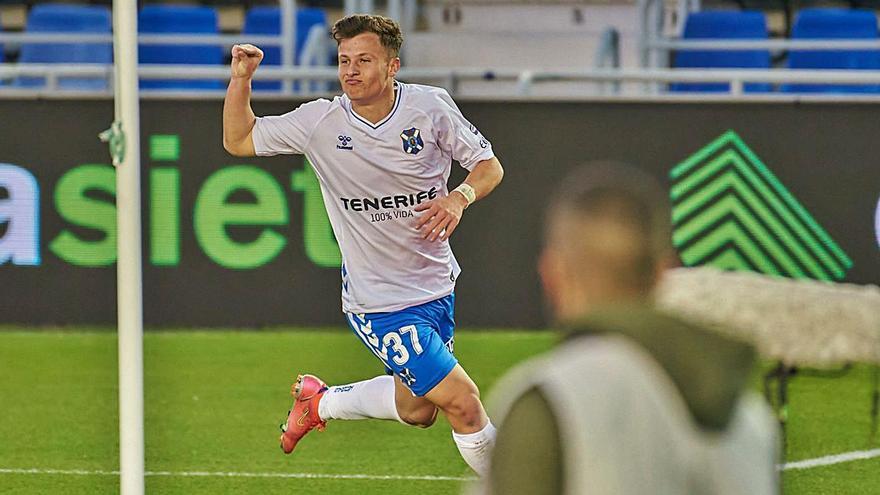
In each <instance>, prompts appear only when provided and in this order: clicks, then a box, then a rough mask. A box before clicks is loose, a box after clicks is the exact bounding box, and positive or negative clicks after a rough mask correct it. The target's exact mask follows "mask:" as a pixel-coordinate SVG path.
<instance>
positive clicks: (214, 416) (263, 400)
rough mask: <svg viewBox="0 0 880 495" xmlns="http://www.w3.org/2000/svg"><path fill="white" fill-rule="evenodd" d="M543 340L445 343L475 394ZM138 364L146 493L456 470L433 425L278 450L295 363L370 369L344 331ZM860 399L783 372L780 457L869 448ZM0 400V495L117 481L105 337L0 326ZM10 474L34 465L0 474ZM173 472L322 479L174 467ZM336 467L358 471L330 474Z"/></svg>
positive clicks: (847, 487) (845, 469) (836, 383)
mask: <svg viewBox="0 0 880 495" xmlns="http://www.w3.org/2000/svg"><path fill="white" fill-rule="evenodd" d="M554 340H555V337H554V336H553V335H551V334H548V333H535V332H511V331H497V332H485V331H469V330H467V329H465V330H460V331H459V332H458V335H457V336H456V354H457V355H458V357H459V359H460V360H461V362H462V364H463V365H464V366H465V368H466V369H467V370H468V371H469V373H470V374H471V376H472V377H473V378H474V380H475V381H476V382H477V384H478V385H479V386H480V387H481V389H482V390H483V391H484V392H487V391H490V390H491V388H492V385H493V383H494V382H495V381H496V380H497V379H498V377H499V376H500V375H501V374H502V373H503V372H504V371H505V370H506V369H508V368H509V367H510V366H512V365H513V364H515V363H517V362H519V361H521V360H523V359H525V358H526V357H528V356H530V355H533V354H536V353H539V352H542V351H544V350H546V349H549V348H550V347H551V346H552V345H553V343H554ZM144 361H145V394H146V397H145V402H146V406H145V422H146V426H145V434H146V463H147V466H146V467H147V471H148V472H151V473H155V474H152V475H149V476H148V477H147V479H146V483H147V486H146V488H147V493H150V494H166V493H169V494H172V493H173V494H210V495H215V494H217V493H259V494H272V493H279V494H280V493H285V494H287V493H297V494H298V495H307V494H321V495H325V494H359V495H369V494H383V495H391V494H412V493H418V494H419V495H432V494H454V493H459V492H460V490H461V485H462V482H461V481H460V479H461V478H465V477H470V476H471V474H470V472H469V471H468V469H467V467H466V466H465V464H464V462H463V461H462V460H461V459H460V458H459V456H458V452H457V451H456V449H455V446H454V445H453V443H452V440H451V438H450V430H449V426H448V424H447V423H445V421H442V420H441V421H438V423H437V424H436V425H435V426H434V427H432V428H429V429H426V430H420V429H415V428H408V427H405V426H403V425H399V424H394V423H390V422H379V421H351V422H342V421H336V422H332V423H330V425H329V426H328V428H327V431H326V432H324V433H313V434H310V435H309V436H308V437H307V438H306V439H305V440H304V441H303V443H301V444H300V446H299V447H298V448H297V451H296V452H295V453H294V454H293V455H291V456H285V455H283V454H282V452H281V450H280V449H279V447H278V441H277V440H278V435H279V434H280V432H279V430H278V425H279V424H280V423H281V422H282V421H283V419H284V417H285V415H286V411H287V409H288V407H289V404H290V399H289V395H288V390H289V387H290V383H291V380H292V379H293V378H294V377H295V375H296V373H297V372H301V371H307V372H311V373H315V374H317V375H318V376H320V377H322V378H323V379H324V380H326V381H328V382H330V383H346V382H351V381H357V380H361V379H365V378H368V377H371V376H375V375H376V374H378V373H380V372H381V367H380V366H379V365H378V362H377V361H376V360H375V358H374V357H373V356H372V354H370V353H369V352H367V351H366V349H364V348H362V344H361V343H360V342H359V341H358V340H357V339H356V338H355V337H354V336H352V335H351V334H350V333H349V332H347V331H332V330H322V331H318V330H311V331H309V330H297V331H252V332H251V331H244V332H238V331H154V332H148V333H147V334H146V336H145V343H144ZM756 383H757V380H756ZM869 399H870V380H869V377H868V370H867V369H866V368H863V367H856V368H855V369H854V370H853V371H852V372H850V373H849V374H847V375H846V376H844V377H843V378H838V379H827V378H814V377H808V376H801V377H797V378H795V379H794V381H793V384H792V387H791V412H790V429H789V432H790V438H789V449H788V453H787V454H788V459H789V460H800V459H808V458H814V457H820V456H824V455H829V454H837V453H842V452H848V451H853V450H862V449H868V448H876V445H871V444H870V443H869V440H868V432H869V429H870V421H869V409H870V401H869ZM0 407H2V409H0V410H2V419H0V493H4V494H42V493H64V494H97V493H117V492H118V478H117V477H116V476H114V475H112V474H95V472H96V471H115V470H117V469H118V448H119V447H118V423H117V421H118V415H117V414H118V413H117V363H116V337H115V334H114V333H112V332H108V331H98V330H95V329H91V330H90V329H86V328H77V329H65V330H64V331H25V330H23V329H16V328H11V327H5V328H2V329H0ZM22 469H34V470H38V471H39V472H38V473H27V474H25V473H20V472H10V470H13V471H18V470H22ZM4 470H6V472H4ZM51 470H61V471H66V472H65V473H57V472H56V473H52V472H50V471H51ZM71 470H82V471H83V472H87V473H88V474H72V473H70V472H69V471H71ZM183 472H187V473H198V472H201V473H220V472H222V473H254V474H260V473H269V474H273V475H274V474H278V473H300V474H317V475H322V476H326V477H323V478H320V479H309V478H305V479H304V478H278V477H242V476H227V477H221V476H216V475H211V476H180V475H178V474H176V473H183ZM163 473H164V474H163ZM347 475H366V476H367V477H366V478H363V479H352V478H345V477H340V478H334V476H347ZM380 476H391V477H395V476H416V477H419V476H439V477H449V478H452V479H443V480H425V479H377V477H380ZM784 486H785V493H786V494H787V495H788V494H807V493H810V494H812V493H816V494H819V493H823V494H824V493H835V494H836V493H841V494H842V493H846V494H850V493H852V494H867V493H880V458H874V459H871V460H864V461H855V462H849V463H844V464H837V465H834V466H827V467H820V468H813V469H808V470H799V471H787V472H786V473H785V476H784Z"/></svg>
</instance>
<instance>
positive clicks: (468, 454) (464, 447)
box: [452, 421, 496, 476]
mask: <svg viewBox="0 0 880 495" xmlns="http://www.w3.org/2000/svg"><path fill="white" fill-rule="evenodd" d="M495 433H496V430H495V427H494V426H492V422H491V421H490V422H488V423H486V426H485V427H484V428H483V429H482V430H480V431H478V432H476V433H456V432H454V431H453V432H452V439H453V440H455V445H456V446H457V447H458V451H459V452H460V453H461V456H462V457H463V458H464V462H466V463H467V464H468V466H470V467H471V469H473V470H474V472H476V473H477V474H478V475H480V476H485V475H486V473H487V472H488V471H489V455H490V454H491V453H492V447H494V446H495Z"/></svg>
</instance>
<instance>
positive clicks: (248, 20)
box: [242, 7, 327, 91]
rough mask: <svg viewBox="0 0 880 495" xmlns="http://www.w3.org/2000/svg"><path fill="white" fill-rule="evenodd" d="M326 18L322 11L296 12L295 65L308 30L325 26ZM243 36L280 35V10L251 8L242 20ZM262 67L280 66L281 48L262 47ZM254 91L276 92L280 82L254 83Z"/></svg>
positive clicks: (299, 57) (307, 10) (311, 9)
mask: <svg viewBox="0 0 880 495" xmlns="http://www.w3.org/2000/svg"><path fill="white" fill-rule="evenodd" d="M326 25H327V16H326V14H325V13H324V10H323V9H316V8H301V9H297V11H296V58H295V60H296V63H297V64H299V63H301V62H302V61H301V59H302V50H303V47H304V46H305V44H306V38H307V37H308V35H309V30H311V29H312V27H313V26H326ZM242 33H243V34H259V35H278V34H281V9H280V8H278V7H252V8H251V9H249V10H248V11H247V14H246V15H245V18H244V27H243V29H242ZM262 50H263V55H264V56H263V62H262V65H281V47H280V46H264V47H262ZM253 88H254V90H268V91H273V90H274V91H278V90H280V89H281V82H280V81H254V82H253Z"/></svg>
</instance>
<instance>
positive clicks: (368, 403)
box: [318, 375, 403, 423]
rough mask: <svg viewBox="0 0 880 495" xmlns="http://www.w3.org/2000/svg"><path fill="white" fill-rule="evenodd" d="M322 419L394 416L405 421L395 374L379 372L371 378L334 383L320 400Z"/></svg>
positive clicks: (383, 417) (392, 417)
mask: <svg viewBox="0 0 880 495" xmlns="http://www.w3.org/2000/svg"><path fill="white" fill-rule="evenodd" d="M318 415H319V416H321V419H323V420H325V421H326V420H328V419H392V420H395V421H400V422H401V423H403V421H402V420H401V419H400V416H398V415H397V406H396V405H395V404H394V377H393V376H390V375H382V376H377V377H376V378H372V379H370V380H364V381H362V382H357V383H350V384H348V385H334V386H331V387H329V388H328V390H327V392H325V393H324V396H323V397H321V402H320V403H319V404H318Z"/></svg>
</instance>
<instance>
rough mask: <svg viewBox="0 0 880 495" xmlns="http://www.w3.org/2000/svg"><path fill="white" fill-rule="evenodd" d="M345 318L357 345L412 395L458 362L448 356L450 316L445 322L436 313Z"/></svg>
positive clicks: (424, 389)
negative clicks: (374, 358)
mask: <svg viewBox="0 0 880 495" xmlns="http://www.w3.org/2000/svg"><path fill="white" fill-rule="evenodd" d="M434 302H439V301H434ZM429 304H431V303H429ZM418 308H419V307H416V308H410V309H418ZM438 313H439V314H438ZM346 316H347V319H348V324H349V326H350V327H351V329H352V331H353V332H354V333H355V335H357V336H358V338H359V339H360V340H361V342H362V343H363V344H364V345H365V346H366V347H367V348H368V349H369V350H370V351H371V352H372V353H373V354H374V355H375V356H376V357H377V358H379V360H381V361H382V363H383V364H384V365H385V367H386V368H387V369H388V370H391V372H393V373H394V374H395V375H397V376H398V377H399V378H400V379H401V381H402V382H403V383H404V384H405V385H406V386H407V387H409V388H410V390H412V392H413V393H414V394H415V395H418V396H421V395H424V394H425V393H427V392H428V391H430V390H431V389H432V388H434V386H435V385H437V383H439V382H440V381H441V380H442V379H443V378H445V377H446V375H447V374H449V372H450V371H452V369H453V368H454V367H455V365H456V364H457V362H458V361H457V360H456V359H455V356H453V355H452V346H453V329H454V323H452V318H451V315H450V317H449V318H448V322H447V321H445V320H447V319H446V318H443V317H442V316H443V312H436V311H430V312H417V311H416V312H413V311H410V310H404V311H399V312H394V313H375V314H366V315H363V314H358V315H356V314H351V313H348V314H347V315H346ZM438 316H440V317H439V318H438Z"/></svg>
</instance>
